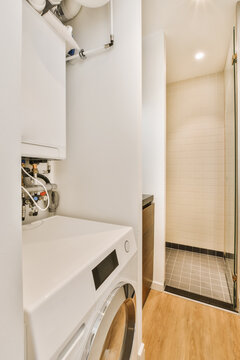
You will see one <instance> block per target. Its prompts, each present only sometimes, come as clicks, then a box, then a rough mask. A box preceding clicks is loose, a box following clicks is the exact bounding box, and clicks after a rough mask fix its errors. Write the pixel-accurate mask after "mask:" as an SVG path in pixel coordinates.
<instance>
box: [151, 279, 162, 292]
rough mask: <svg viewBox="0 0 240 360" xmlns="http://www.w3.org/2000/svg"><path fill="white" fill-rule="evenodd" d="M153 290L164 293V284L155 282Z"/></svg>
mask: <svg viewBox="0 0 240 360" xmlns="http://www.w3.org/2000/svg"><path fill="white" fill-rule="evenodd" d="M151 289H152V290H156V291H160V292H162V291H164V284H163V283H160V282H158V281H153V282H152V286H151Z"/></svg>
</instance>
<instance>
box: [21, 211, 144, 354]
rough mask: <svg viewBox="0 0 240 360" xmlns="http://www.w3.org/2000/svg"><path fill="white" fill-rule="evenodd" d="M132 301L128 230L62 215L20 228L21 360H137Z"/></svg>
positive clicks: (133, 262)
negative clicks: (22, 330) (23, 326)
mask: <svg viewBox="0 0 240 360" xmlns="http://www.w3.org/2000/svg"><path fill="white" fill-rule="evenodd" d="M137 297H138V293H137V246H136V241H135V238H134V233H133V229H132V228H131V227H126V226H119V225H112V224H106V223H100V222H94V221H88V220H82V219H75V218H69V217H63V216H54V217H51V218H48V219H45V220H42V221H39V222H35V223H32V224H29V225H24V226H23V303H24V321H25V354H26V356H25V358H26V360H136V359H137V349H138V345H139V344H137V339H138V324H139V319H138V318H137V312H136V298H137ZM140 321H141V320H140Z"/></svg>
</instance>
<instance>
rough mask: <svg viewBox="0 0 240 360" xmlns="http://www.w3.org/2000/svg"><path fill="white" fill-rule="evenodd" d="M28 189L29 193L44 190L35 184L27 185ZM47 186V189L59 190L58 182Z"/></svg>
mask: <svg viewBox="0 0 240 360" xmlns="http://www.w3.org/2000/svg"><path fill="white" fill-rule="evenodd" d="M25 188H26V189H27V191H28V192H29V193H39V192H43V191H44V190H43V188H42V186H40V185H33V186H28V187H25ZM45 188H46V189H47V191H54V190H57V185H56V184H46V185H45Z"/></svg>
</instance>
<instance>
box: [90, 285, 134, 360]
mask: <svg viewBox="0 0 240 360" xmlns="http://www.w3.org/2000/svg"><path fill="white" fill-rule="evenodd" d="M134 295H135V290H134V288H133V286H132V285H131V284H124V283H121V284H119V286H118V287H117V288H115V289H114V290H113V292H112V293H111V294H110V296H109V297H108V299H107V301H106V302H105V304H104V306H103V308H102V310H101V311H100V313H99V315H98V317H97V319H96V322H95V324H94V326H93V329H92V332H91V334H90V336H89V339H88V342H87V347H86V349H85V353H84V356H83V360H129V359H130V356H131V352H132V347H133V340H134V332H135V323H136V314H135V299H134Z"/></svg>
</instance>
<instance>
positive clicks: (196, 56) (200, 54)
mask: <svg viewBox="0 0 240 360" xmlns="http://www.w3.org/2000/svg"><path fill="white" fill-rule="evenodd" d="M204 57H205V54H204V53H203V52H198V53H196V54H195V59H196V60H201V59H203V58H204Z"/></svg>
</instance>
